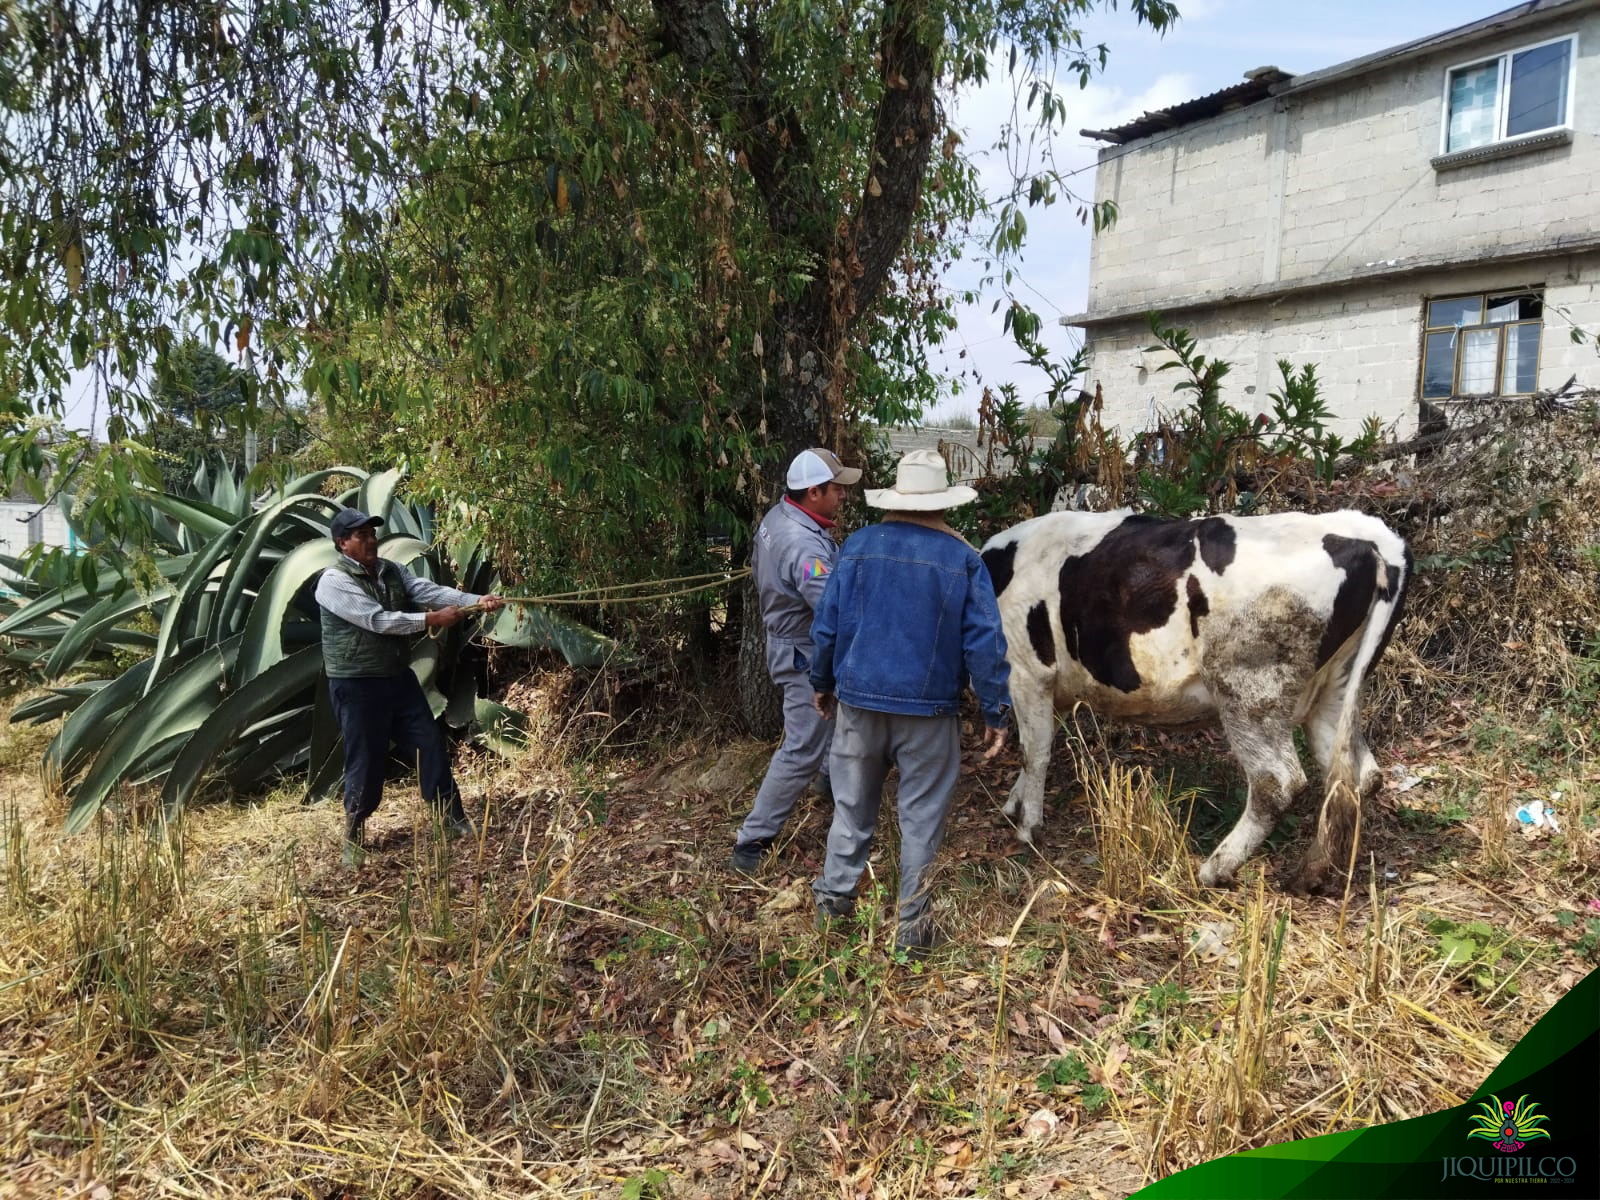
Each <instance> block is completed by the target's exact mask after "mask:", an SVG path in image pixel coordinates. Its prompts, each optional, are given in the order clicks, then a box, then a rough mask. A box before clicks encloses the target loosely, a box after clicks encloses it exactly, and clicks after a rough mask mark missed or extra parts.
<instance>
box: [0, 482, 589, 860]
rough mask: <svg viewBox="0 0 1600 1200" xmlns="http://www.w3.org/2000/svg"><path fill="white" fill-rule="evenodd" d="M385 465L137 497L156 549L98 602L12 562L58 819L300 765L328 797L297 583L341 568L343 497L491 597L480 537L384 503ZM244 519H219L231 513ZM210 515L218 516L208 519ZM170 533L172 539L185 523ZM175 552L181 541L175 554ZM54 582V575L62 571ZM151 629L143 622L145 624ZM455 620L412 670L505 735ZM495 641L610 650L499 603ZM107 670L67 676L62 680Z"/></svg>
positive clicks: (510, 738) (504, 712)
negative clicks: (147, 565) (142, 572)
mask: <svg viewBox="0 0 1600 1200" xmlns="http://www.w3.org/2000/svg"><path fill="white" fill-rule="evenodd" d="M333 474H338V475H344V476H348V477H351V478H354V479H357V480H360V484H359V487H357V488H352V489H350V490H348V491H346V492H344V493H341V494H340V495H337V496H329V495H324V494H322V493H320V492H319V491H317V490H316V489H317V488H318V487H319V486H320V485H322V484H323V483H324V482H326V481H327V479H328V478H329V477H330V475H333ZM397 482H398V475H397V474H395V473H393V472H391V473H388V474H384V475H376V476H367V475H366V474H365V473H364V472H361V471H359V470H357V469H355V468H343V469H340V470H338V471H336V472H319V473H316V474H313V475H307V476H302V477H301V478H299V479H296V480H293V481H291V482H290V483H288V484H287V485H286V486H285V487H284V488H283V489H281V490H280V491H278V492H276V493H274V494H273V495H272V496H270V497H269V498H268V499H267V500H266V501H265V502H264V503H262V504H261V505H260V506H259V507H256V506H254V505H252V504H251V503H250V502H249V500H248V498H246V497H244V496H243V493H242V492H240V490H239V488H238V485H237V483H236V482H235V481H234V480H232V479H231V478H229V477H226V476H224V477H223V478H219V479H217V480H216V481H215V483H214V490H213V492H212V495H211V499H210V501H209V502H205V501H200V500H196V499H180V498H177V497H173V496H169V495H165V494H149V495H146V496H145V497H144V499H145V501H146V502H147V503H148V504H149V506H150V508H151V509H152V513H151V515H150V516H149V518H148V519H149V521H150V524H151V527H152V528H156V529H161V530H166V531H167V534H168V536H167V539H166V544H165V545H164V547H163V553H162V554H160V555H159V556H157V557H156V558H155V559H154V570H153V575H154V578H155V579H156V580H157V581H158V583H157V585H156V586H150V587H144V588H141V587H139V586H136V585H135V583H134V582H133V581H130V580H128V579H126V578H119V579H118V580H117V581H116V583H115V585H114V586H112V587H111V588H110V589H109V590H108V591H107V592H106V594H105V595H104V596H101V597H100V598H98V599H96V598H95V595H94V593H93V591H92V590H91V589H90V588H89V587H86V586H85V585H83V584H82V583H78V582H66V583H61V584H59V585H58V586H55V587H53V588H47V587H45V586H42V585H41V583H40V582H39V575H41V574H42V575H49V574H50V571H51V563H50V560H40V561H39V563H38V564H36V566H38V567H39V571H38V572H37V573H35V574H34V575H30V574H29V573H28V571H27V570H26V569H19V568H23V566H24V565H23V564H19V563H16V562H15V561H14V560H13V561H11V562H10V563H8V564H7V565H8V566H10V567H11V568H12V569H13V570H14V571H15V572H16V575H15V578H13V579H12V580H10V581H8V582H9V583H10V584H11V586H13V587H14V588H15V589H16V590H18V591H19V592H21V593H23V595H22V596H20V597H19V598H18V599H17V600H16V601H13V602H10V603H9V605H7V607H8V608H9V612H8V613H7V614H6V615H5V616H4V619H3V620H0V635H5V636H7V637H8V638H10V639H11V641H12V644H13V646H14V647H15V648H14V649H13V651H12V654H11V655H10V656H9V657H10V659H11V660H12V662H13V664H15V665H17V666H20V667H21V668H23V669H25V670H28V671H30V672H32V673H34V674H35V675H37V676H38V678H40V679H41V680H45V681H61V682H58V683H57V686H54V687H52V688H51V690H50V691H49V692H48V693H47V695H46V696H45V697H43V698H41V699H40V700H37V701H33V702H30V703H28V704H25V705H23V706H21V707H19V708H18V709H17V710H16V711H14V712H13V714H12V720H13V721H34V722H40V721H45V720H50V719H53V718H56V717H59V716H63V715H64V716H66V721H65V723H64V724H63V725H62V727H61V730H60V732H59V733H57V735H56V736H55V738H54V739H53V740H52V741H51V743H50V745H49V747H48V748H47V750H46V751H45V758H44V770H45V775H46V778H47V780H49V781H50V782H51V784H52V785H53V786H57V787H60V788H63V789H64V790H65V791H66V792H67V794H68V795H69V797H70V799H71V806H70V809H69V811H68V814H67V818H66V825H67V828H68V830H69V831H75V830H79V829H82V828H84V827H85V826H86V825H87V824H88V823H89V822H90V821H91V820H92V819H93V817H94V815H95V814H96V813H97V812H98V811H99V809H100V807H101V805H102V804H103V803H104V802H105V801H106V800H107V799H108V798H109V797H110V796H111V795H112V794H113V792H114V791H115V789H116V788H117V787H118V786H119V785H122V784H126V783H133V784H138V783H153V782H161V783H162V785H163V786H162V799H163V803H164V804H165V806H166V808H167V810H168V812H169V813H170V812H172V811H174V810H176V809H178V808H180V807H181V806H182V805H183V804H184V803H185V802H186V801H187V800H189V799H190V798H191V797H192V796H193V795H194V794H195V792H196V790H197V788H198V787H199V786H200V784H201V782H202V780H203V779H204V778H205V777H206V776H207V775H208V774H209V773H210V772H212V771H213V770H214V769H220V771H221V772H222V773H223V774H224V776H225V777H226V778H227V780H228V782H229V784H230V785H231V786H233V787H234V788H236V789H240V790H244V789H249V788H254V787H258V786H260V785H261V784H262V783H264V782H266V781H267V780H269V779H271V778H273V777H275V776H276V775H277V774H279V773H281V772H283V771H286V770H291V769H297V768H300V767H307V768H308V769H309V772H310V778H309V783H308V791H309V792H310V794H312V795H314V796H320V795H322V794H324V793H325V792H326V791H327V790H328V789H329V788H331V786H332V785H333V783H334V782H335V781H336V780H337V777H338V772H339V761H338V756H337V754H336V753H335V751H336V750H337V747H338V731H337V726H336V724H335V722H334V717H333V713H332V710H331V707H330V706H329V703H328V699H327V689H326V683H325V681H324V680H323V679H322V676H321V668H322V655H321V646H320V633H321V628H320V617H319V614H318V611H317V607H316V604H315V602H314V601H313V600H312V599H311V598H310V595H309V589H310V588H311V586H312V585H313V584H314V582H315V579H316V577H317V576H318V575H319V574H320V573H321V571H322V570H323V569H325V568H327V567H330V566H332V565H333V564H334V562H335V561H336V557H337V556H336V552H335V550H334V548H333V544H332V541H331V539H330V538H329V536H328V521H329V520H330V519H331V517H332V516H333V514H334V513H335V512H336V511H337V510H338V508H339V507H340V506H341V505H342V504H344V503H347V502H350V503H356V504H359V505H360V506H361V507H362V508H363V509H364V510H365V511H368V512H371V513H373V514H374V515H382V516H383V517H384V519H385V521H386V525H385V528H386V529H387V530H391V531H393V532H392V533H390V534H389V536H387V537H386V538H385V539H384V541H383V542H382V544H381V545H380V551H379V552H380V553H381V554H383V555H384V556H385V557H387V558H391V559H393V560H396V561H399V562H404V563H410V564H411V565H412V567H413V569H414V570H416V571H418V572H419V573H420V574H423V575H424V576H426V577H428V578H431V579H433V580H434V581H436V582H439V583H443V584H446V585H449V586H456V587H460V588H461V589H462V590H465V591H471V592H475V593H485V592H489V591H493V590H495V581H494V573H493V569H492V567H491V566H490V564H489V562H488V560H487V558H486V557H485V555H484V554H483V552H482V549H481V547H480V546H479V545H478V543H477V542H475V541H473V540H471V539H461V538H451V537H448V536H445V535H444V532H443V531H441V530H438V529H436V528H435V526H434V522H433V519H432V516H431V514H430V513H429V512H428V511H427V510H426V509H424V508H417V507H412V506H410V505H406V504H402V503H400V502H398V501H397V500H396V499H395V498H394V490H395V485H396V483H397ZM233 506H237V507H240V508H242V509H243V510H244V511H243V512H242V513H241V514H240V515H238V516H237V517H236V518H234V519H231V520H230V519H229V517H230V516H231V514H229V513H228V510H229V508H230V507H233ZM218 514H228V515H224V516H219V515H218ZM180 530H181V533H180ZM185 547H188V548H187V549H186V548H185ZM57 574H59V572H57ZM151 618H155V619H156V620H157V621H158V622H159V626H158V632H156V633H151V632H149V621H150V619H151ZM469 632H470V631H469V629H468V628H467V626H465V625H458V626H456V627H454V628H451V629H448V630H444V631H442V636H439V637H429V638H423V639H420V640H419V641H418V642H417V644H416V645H415V647H414V649H413V654H412V670H413V671H414V672H415V673H416V674H417V676H418V678H419V680H420V681H421V683H422V685H423V689H424V692H425V694H427V696H428V698H429V702H430V705H431V707H432V708H433V710H434V712H435V713H436V714H441V713H442V714H444V715H445V717H446V719H447V721H448V722H449V723H450V724H452V725H453V726H455V727H457V728H466V727H469V726H471V725H473V724H474V723H478V724H481V725H484V726H486V727H487V729H488V731H489V736H488V740H489V742H490V744H491V745H493V746H496V747H508V746H510V745H512V744H514V743H515V741H516V740H517V735H518V732H519V729H520V728H521V718H520V716H519V715H518V714H515V713H513V712H512V711H511V710H509V709H505V708H504V707H503V706H499V705H493V704H490V703H489V702H487V701H486V700H484V699H482V698H481V697H479V696H478V687H479V682H480V676H481V675H482V674H483V671H482V663H481V656H479V655H478V654H477V653H476V652H474V651H472V650H471V648H470V647H471V641H470V637H469ZM491 636H493V637H494V638H495V639H496V640H498V641H502V642H505V643H508V644H512V645H524V646H527V645H555V646H556V647H557V648H559V649H561V650H562V652H563V653H565V654H566V655H567V657H568V658H569V660H570V661H577V662H593V661H595V660H597V659H598V658H599V657H602V656H603V655H604V654H606V653H607V652H608V651H609V649H610V647H609V646H608V644H607V643H606V642H605V641H604V639H601V638H598V637H597V636H596V635H594V634H592V633H589V632H588V631H586V630H583V629H582V628H581V627H578V626H576V625H574V624H573V623H571V622H569V621H566V620H565V619H563V618H558V617H555V616H554V615H552V614H549V613H544V614H540V615H539V622H538V625H537V626H526V625H524V626H522V627H519V616H518V614H517V612H516V611H514V610H513V609H511V608H509V607H508V608H507V609H506V610H503V611H502V613H501V614H498V615H497V619H496V621H495V624H494V626H493V629H492V632H491ZM129 645H132V646H136V647H139V648H140V649H142V650H143V651H144V652H145V654H146V657H143V658H141V659H140V660H139V661H137V662H135V663H133V664H131V665H127V666H125V667H123V668H121V669H120V670H119V668H118V667H117V666H116V665H114V662H113V661H112V652H114V651H116V650H118V649H121V648H124V647H127V646H129ZM107 672H112V673H114V674H115V677H114V678H104V677H102V678H96V679H89V680H84V681H78V682H69V681H66V680H65V679H64V677H67V676H69V675H73V674H81V673H89V674H91V675H94V674H99V675H102V676H104V674H105V673H107Z"/></svg>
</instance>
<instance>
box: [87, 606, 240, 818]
mask: <svg viewBox="0 0 1600 1200" xmlns="http://www.w3.org/2000/svg"><path fill="white" fill-rule="evenodd" d="M242 640H243V639H242V638H239V637H232V638H229V639H228V640H227V641H226V642H223V643H222V644H221V645H217V646H211V647H208V648H207V649H206V650H205V651H204V652H203V653H201V654H200V655H199V656H198V657H196V658H195V659H194V660H193V661H192V662H189V663H188V664H186V665H185V666H183V667H181V668H179V669H178V670H176V671H174V672H172V674H171V675H170V676H168V677H167V678H165V679H163V680H162V681H161V684H160V686H158V687H155V688H152V689H151V690H150V694H149V695H147V696H145V697H143V698H142V699H140V700H139V701H138V702H137V703H135V704H134V705H133V707H132V708H130V709H129V710H128V711H127V713H126V715H124V716H123V717H122V719H121V720H119V721H118V722H117V723H116V726H115V727H114V728H113V729H112V730H111V733H110V736H109V737H107V738H106V740H105V743H104V745H102V746H101V747H100V750H99V753H97V754H96V755H95V758H94V761H93V762H92V763H90V764H89V769H88V771H87V772H86V773H85V774H84V777H83V779H82V781H81V782H80V783H79V784H78V786H77V787H76V788H75V789H74V791H73V794H72V807H71V808H70V809H69V810H68V812H67V819H66V830H67V832H68V833H78V832H81V831H82V830H83V829H84V828H85V827H86V826H87V825H88V824H89V822H90V821H92V820H93V819H94V815H95V814H96V813H97V812H99V811H100V806H101V805H102V804H103V803H105V799H106V797H107V796H109V795H110V794H111V791H112V789H113V788H114V787H116V785H117V783H118V782H119V781H120V780H123V779H127V778H131V777H132V776H133V775H134V774H135V773H137V772H138V771H139V770H140V769H141V767H142V764H143V761H144V760H145V758H146V757H147V756H148V755H149V754H150V753H151V751H152V750H154V749H155V747H156V746H157V745H158V744H161V743H164V742H166V741H168V740H170V739H172V738H174V737H177V736H178V735H180V734H183V733H191V732H193V731H194V730H196V729H198V728H199V727H200V725H201V723H202V722H203V721H204V720H205V719H206V717H207V716H208V715H209V714H210V713H211V711H212V710H213V709H214V708H216V707H217V703H218V701H219V699H220V697H221V692H222V681H223V679H224V677H225V676H226V674H227V670H228V668H229V667H230V666H232V664H233V660H234V659H235V658H236V657H237V656H238V653H239V643H240V642H241V641H242ZM108 690H109V689H108ZM104 694H105V693H104V692H102V693H101V695H104ZM97 699H98V697H97Z"/></svg>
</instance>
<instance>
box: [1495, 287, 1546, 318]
mask: <svg viewBox="0 0 1600 1200" xmlns="http://www.w3.org/2000/svg"><path fill="white" fill-rule="evenodd" d="M1543 315H1544V304H1543V303H1542V302H1541V301H1540V299H1539V297H1538V296H1532V295H1527V294H1523V295H1520V296H1490V297H1489V316H1488V318H1487V319H1488V322H1489V323H1490V324H1495V323H1497V322H1500V321H1536V320H1538V319H1539V318H1540V317H1541V316H1543Z"/></svg>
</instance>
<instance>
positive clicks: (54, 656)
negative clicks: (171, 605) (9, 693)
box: [44, 585, 172, 679]
mask: <svg viewBox="0 0 1600 1200" xmlns="http://www.w3.org/2000/svg"><path fill="white" fill-rule="evenodd" d="M171 595H172V588H171V586H170V585H168V586H165V587H160V588H157V589H156V590H155V591H153V592H151V593H150V594H149V595H148V596H141V595H140V594H139V593H138V592H137V591H135V590H134V589H133V588H129V589H128V590H127V591H126V592H124V593H123V594H122V595H121V596H116V595H111V596H107V597H106V598H105V599H104V600H102V601H100V602H99V603H98V604H96V605H94V607H92V608H90V609H89V610H88V611H87V612H85V613H84V614H83V616H82V617H80V618H79V619H78V620H77V621H76V622H75V623H74V624H73V626H72V628H71V629H69V630H68V631H67V632H66V634H65V635H64V636H63V637H62V638H61V640H60V641H58V642H57V643H56V647H55V649H54V650H53V651H51V654H50V657H49V659H48V660H46V662H45V664H44V670H45V674H46V675H48V676H49V677H50V678H52V679H56V678H60V677H61V676H62V675H64V674H66V673H67V672H68V671H69V670H71V669H72V668H73V667H74V666H76V665H77V663H78V660H79V659H81V658H82V657H83V656H84V655H85V654H86V653H88V652H89V651H90V650H91V649H93V648H94V644H95V642H96V641H97V640H98V639H99V638H100V635H101V634H103V633H105V632H107V631H108V630H110V629H111V627H112V626H114V625H118V624H120V623H121V622H123V621H125V620H127V619H128V618H129V617H130V616H132V615H133V614H134V613H137V612H140V611H142V610H144V609H154V608H156V607H157V606H158V605H160V604H161V603H162V602H164V601H165V600H167V599H168V598H169V597H170V596H171ZM129 632H135V631H131V630H130V631H129ZM146 636H148V635H146Z"/></svg>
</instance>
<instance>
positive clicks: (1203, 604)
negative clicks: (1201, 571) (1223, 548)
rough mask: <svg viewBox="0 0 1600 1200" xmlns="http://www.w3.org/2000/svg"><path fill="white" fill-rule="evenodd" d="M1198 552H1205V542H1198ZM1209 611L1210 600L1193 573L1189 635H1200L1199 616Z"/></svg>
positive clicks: (1190, 592)
mask: <svg viewBox="0 0 1600 1200" xmlns="http://www.w3.org/2000/svg"><path fill="white" fill-rule="evenodd" d="M1200 553H1201V554H1204V553H1205V543H1204V542H1201V543H1200ZM1210 611H1211V601H1209V600H1207V599H1206V594H1205V593H1204V592H1203V591H1201V590H1200V581H1199V580H1198V579H1196V578H1195V577H1194V576H1193V575H1191V576H1189V634H1190V636H1191V637H1199V636H1200V618H1201V617H1203V616H1205V615H1206V614H1207V613H1208V612H1210Z"/></svg>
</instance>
